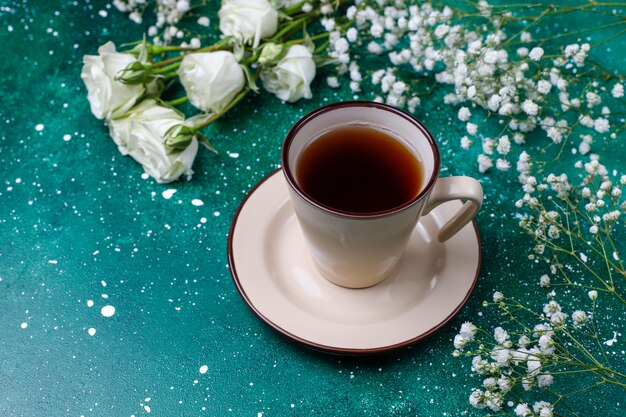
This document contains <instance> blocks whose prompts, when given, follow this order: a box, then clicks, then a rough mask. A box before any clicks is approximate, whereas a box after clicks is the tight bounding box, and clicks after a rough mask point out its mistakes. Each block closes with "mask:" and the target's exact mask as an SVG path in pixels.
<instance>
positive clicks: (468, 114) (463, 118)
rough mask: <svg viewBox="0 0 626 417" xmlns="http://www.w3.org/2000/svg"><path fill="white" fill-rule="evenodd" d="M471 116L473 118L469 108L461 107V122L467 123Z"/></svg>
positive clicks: (459, 115)
mask: <svg viewBox="0 0 626 417" xmlns="http://www.w3.org/2000/svg"><path fill="white" fill-rule="evenodd" d="M471 116H472V113H471V112H470V110H469V109H468V108H467V107H461V108H460V109H459V113H458V118H459V120H460V121H462V122H467V121H468V120H469V119H470V117H471Z"/></svg>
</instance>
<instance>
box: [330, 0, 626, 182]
mask: <svg viewBox="0 0 626 417" xmlns="http://www.w3.org/2000/svg"><path fill="white" fill-rule="evenodd" d="M356 4H357V5H355V6H351V7H350V8H349V9H348V12H347V17H348V18H349V19H354V20H355V26H356V28H357V29H358V32H356V31H355V32H352V33H354V36H353V37H350V36H347V37H346V38H343V37H341V36H340V35H339V34H336V35H333V36H331V49H333V51H334V52H333V54H332V56H333V57H335V58H337V59H338V60H339V62H340V63H341V65H340V73H345V72H346V66H347V65H348V62H349V59H350V58H349V55H350V49H356V48H358V47H366V48H367V53H368V54H370V55H383V54H386V56H387V58H388V60H389V63H390V64H391V65H390V66H389V67H387V68H382V69H379V70H375V71H373V72H372V74H371V75H372V84H373V85H374V86H375V87H377V88H379V90H380V93H382V94H380V95H378V96H377V97H376V98H375V101H379V102H386V103H387V104H391V105H394V106H407V107H409V110H410V111H414V110H415V108H416V107H417V106H418V105H419V100H420V99H419V95H418V93H417V91H416V90H417V84H418V82H417V81H412V82H408V81H407V80H406V79H405V80H404V82H403V83H402V85H401V86H395V88H392V86H391V84H390V82H385V78H391V77H393V79H394V81H392V83H393V82H398V80H396V78H397V73H398V72H399V71H400V70H407V71H409V72H413V73H417V74H420V75H434V79H435V81H436V82H437V83H440V84H446V85H450V86H452V87H453V88H454V91H453V92H451V93H449V94H447V95H446V96H445V98H444V100H445V102H446V103H449V104H452V105H457V104H464V103H468V102H469V103H471V104H473V105H474V106H480V107H482V108H484V109H485V110H487V111H488V112H489V113H491V114H494V115H496V116H498V117H499V118H501V122H502V123H504V124H505V128H506V130H507V131H508V132H503V133H508V135H505V137H507V139H508V138H509V137H510V138H511V139H512V141H513V142H514V143H516V144H518V145H521V144H523V143H524V141H525V135H526V134H527V133H529V132H531V131H533V130H535V129H537V128H541V129H542V130H544V131H545V133H546V135H547V137H548V138H549V139H550V140H551V142H552V143H555V144H560V143H562V142H563V141H564V140H566V139H567V138H568V137H569V136H570V134H571V132H572V130H573V129H574V128H575V127H576V126H584V127H587V128H590V129H593V130H594V131H596V132H598V133H607V132H609V130H610V125H611V123H610V121H609V115H610V110H609V109H608V107H606V106H605V107H604V108H603V111H602V115H601V116H594V115H591V114H589V113H588V112H587V111H586V110H585V109H592V108H595V107H596V106H599V105H600V104H601V103H602V100H603V95H606V92H605V91H604V90H605V88H604V87H603V86H602V85H599V83H597V82H593V83H590V84H589V85H588V86H587V87H585V89H584V91H583V92H582V93H579V92H578V90H577V89H575V88H570V85H573V84H575V83H571V82H570V79H571V78H575V77H577V73H578V72H580V70H581V68H583V67H584V66H585V62H586V58H587V56H588V54H589V50H590V45H589V44H587V43H583V44H578V43H573V44H569V45H566V46H565V47H564V48H563V50H562V52H561V54H560V55H558V56H557V57H556V58H551V57H548V56H546V54H545V51H544V50H543V48H542V47H540V46H536V45H533V39H532V36H531V35H530V33H528V32H522V33H521V34H520V40H521V41H522V45H525V46H521V47H519V48H518V49H517V50H516V51H514V53H512V52H511V51H509V49H507V45H508V44H509V41H510V40H511V39H512V38H508V37H507V30H506V29H507V28H506V27H505V25H506V22H507V21H508V20H507V17H510V16H505V15H504V14H502V13H510V12H494V11H493V10H491V8H490V6H489V4H488V3H487V2H486V1H481V2H479V4H478V8H479V10H480V12H481V14H483V16H484V17H486V18H487V19H488V21H487V23H486V24H484V25H480V26H476V25H470V26H465V25H463V21H462V19H463V16H462V14H459V15H458V16H457V15H456V13H457V11H455V10H453V9H451V8H450V7H447V6H445V7H443V8H441V9H437V8H435V7H433V6H432V5H431V4H430V3H425V4H423V5H419V6H418V5H405V4H403V3H400V2H397V1H395V0H379V1H377V2H356ZM453 18H459V19H453ZM459 20H460V21H459ZM453 21H457V22H458V23H456V24H453ZM352 29H354V28H351V29H350V30H352ZM350 30H349V31H348V32H350ZM357 33H359V34H361V37H360V38H357V36H356V34H357ZM515 33H516V32H515ZM355 41H356V42H355ZM529 48H530V49H529ZM341 66H343V69H342V67H341ZM359 80H360V78H359ZM335 81H336V79H334V78H333V79H332V83H333V85H337V83H336V82H335ZM353 81H354V80H353ZM359 82H360V81H359ZM401 82H402V81H401ZM352 85H353V84H351V86H352ZM623 90H624V88H623V85H622V84H621V83H619V82H618V83H616V84H614V86H613V90H612V91H611V93H612V95H613V96H614V97H622V96H623V94H624V93H623ZM353 91H358V90H355V89H353ZM578 94H582V95H581V96H580V97H578V96H577V95H578ZM548 96H550V97H551V98H552V100H547V97H548ZM553 103H557V105H556V106H555V105H554V104H553ZM463 109H467V111H463V112H459V120H460V121H462V122H465V123H467V132H468V135H469V136H465V137H463V138H462V140H461V147H462V148H463V149H468V148H469V147H470V146H471V145H472V144H473V142H474V141H473V140H472V139H470V137H474V136H477V135H479V132H478V125H477V124H475V123H472V122H470V121H469V115H470V113H469V109H468V107H467V106H465V107H463ZM569 110H572V111H571V112H569V113H568V111H569ZM566 114H577V115H579V121H578V123H576V124H575V125H574V126H572V125H570V123H568V121H567V117H566ZM494 140H495V141H499V140H500V138H498V139H485V140H483V141H482V144H483V152H482V153H481V154H480V155H479V156H478V168H479V170H480V172H487V171H488V170H489V169H491V168H492V167H493V166H495V167H496V168H497V169H498V170H500V171H507V170H509V169H510V167H511V164H510V162H509V160H508V156H507V154H509V151H510V149H509V148H505V149H506V150H504V149H503V148H500V147H498V146H497V144H496V145H494V146H491V144H492V143H493V141H494ZM485 141H487V145H486V146H485ZM583 143H584V145H583V144H581V146H582V149H581V152H583V151H585V152H583V153H586V152H589V149H590V144H591V141H590V140H586V141H584V142H583ZM494 150H496V151H497V155H496V154H495V153H494ZM503 150H504V152H503Z"/></svg>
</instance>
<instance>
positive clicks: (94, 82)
mask: <svg viewBox="0 0 626 417" xmlns="http://www.w3.org/2000/svg"><path fill="white" fill-rule="evenodd" d="M135 61H137V59H136V58H135V57H134V56H132V55H130V54H123V53H118V52H115V45H114V44H113V42H107V43H105V44H104V45H102V46H101V47H100V48H98V55H85V56H84V57H83V69H82V71H81V73H80V77H81V78H82V79H83V82H84V83H85V86H86V87H87V99H88V100H89V105H90V107H91V112H92V113H93V115H94V116H96V117H97V118H98V119H109V118H111V117H117V116H121V115H122V114H124V113H125V112H126V111H127V110H128V109H130V108H131V107H133V106H134V105H135V103H137V101H138V100H139V98H140V97H141V96H143V95H144V93H145V92H146V87H145V86H143V85H141V84H138V85H127V84H124V83H122V82H120V81H116V80H115V76H116V75H117V74H118V72H119V71H121V70H123V69H124V68H126V67H127V66H128V65H129V64H130V63H132V62H135Z"/></svg>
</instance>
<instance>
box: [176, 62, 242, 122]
mask: <svg viewBox="0 0 626 417" xmlns="http://www.w3.org/2000/svg"><path fill="white" fill-rule="evenodd" d="M178 75H179V77H180V82H181V84H182V85H183V87H185V91H186V92H187V96H188V97H189V101H190V102H191V104H192V105H193V106H194V107H196V108H198V109H200V110H202V111H205V112H210V111H211V112H215V113H217V112H219V111H220V110H222V109H224V107H226V106H227V105H228V103H230V102H231V101H232V100H233V98H234V97H235V96H236V95H237V93H238V92H240V91H241V89H242V88H243V87H244V85H245V84H246V78H245V76H244V73H243V69H241V66H240V65H239V63H237V58H235V55H233V54H232V53H231V52H228V51H217V52H204V53H197V54H189V55H187V56H185V58H183V61H182V62H181V64H180V67H179V68H178Z"/></svg>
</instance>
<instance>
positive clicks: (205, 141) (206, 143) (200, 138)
mask: <svg viewBox="0 0 626 417" xmlns="http://www.w3.org/2000/svg"><path fill="white" fill-rule="evenodd" d="M196 139H197V140H198V142H200V144H202V145H204V147H205V148H207V149H208V150H210V151H211V152H213V153H215V154H218V153H219V152H218V151H217V149H215V147H214V146H213V145H212V144H211V142H209V139H208V138H207V137H206V136H204V134H203V133H202V132H198V133H196Z"/></svg>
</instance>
